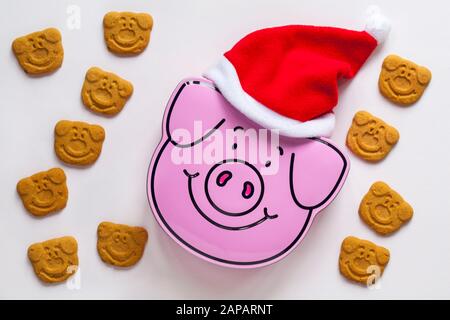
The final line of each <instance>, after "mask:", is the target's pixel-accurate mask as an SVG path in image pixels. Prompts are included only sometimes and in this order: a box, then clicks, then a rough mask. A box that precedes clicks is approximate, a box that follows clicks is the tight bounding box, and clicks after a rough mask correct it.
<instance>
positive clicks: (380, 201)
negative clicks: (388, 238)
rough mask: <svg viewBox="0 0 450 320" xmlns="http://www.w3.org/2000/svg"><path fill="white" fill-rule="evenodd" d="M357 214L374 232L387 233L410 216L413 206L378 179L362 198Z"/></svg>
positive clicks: (399, 225) (398, 226)
mask: <svg viewBox="0 0 450 320" xmlns="http://www.w3.org/2000/svg"><path fill="white" fill-rule="evenodd" d="M359 215H360V217H361V219H363V221H364V222H365V223H367V224H368V225H369V226H370V227H371V228H372V229H374V230H375V231H376V232H378V233H381V234H389V233H392V232H394V231H396V230H398V229H399V228H400V227H401V226H402V225H403V224H404V223H405V222H407V221H408V220H410V219H411V218H412V216H413V208H412V207H411V206H410V205H409V203H408V202H406V201H405V200H403V198H402V197H401V196H400V195H399V194H398V193H397V192H395V191H394V190H393V189H391V188H390V187H389V186H388V185H387V184H386V183H384V182H380V181H378V182H375V183H374V184H373V185H372V186H371V187H370V190H369V192H367V194H366V195H365V196H364V198H363V199H362V201H361V204H360V206H359Z"/></svg>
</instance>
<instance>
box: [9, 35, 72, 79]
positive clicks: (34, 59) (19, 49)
mask: <svg viewBox="0 0 450 320" xmlns="http://www.w3.org/2000/svg"><path fill="white" fill-rule="evenodd" d="M12 49H13V52H14V54H15V56H16V58H17V60H18V61H19V64H20V66H21V67H22V69H23V70H24V71H25V72H27V73H30V74H43V73H49V72H52V71H54V70H56V69H57V68H59V67H60V66H61V64H62V61H63V57H64V50H63V47H62V43H61V34H60V33H59V31H58V29H55V28H48V29H45V30H42V31H38V32H33V33H30V34H28V35H26V36H23V37H20V38H17V39H15V40H14V41H13V43H12Z"/></svg>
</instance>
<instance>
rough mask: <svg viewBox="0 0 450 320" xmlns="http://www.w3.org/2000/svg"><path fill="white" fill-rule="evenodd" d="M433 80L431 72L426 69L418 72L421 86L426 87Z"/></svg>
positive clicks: (422, 68) (420, 69)
mask: <svg viewBox="0 0 450 320" xmlns="http://www.w3.org/2000/svg"><path fill="white" fill-rule="evenodd" d="M430 80H431V72H430V70H428V69H427V68H425V67H419V69H418V70H417V81H419V83H420V84H422V85H426V84H428V82H430Z"/></svg>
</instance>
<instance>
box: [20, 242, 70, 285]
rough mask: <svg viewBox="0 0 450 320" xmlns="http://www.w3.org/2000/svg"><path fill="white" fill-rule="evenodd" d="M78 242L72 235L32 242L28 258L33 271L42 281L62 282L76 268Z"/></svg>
mask: <svg viewBox="0 0 450 320" xmlns="http://www.w3.org/2000/svg"><path fill="white" fill-rule="evenodd" d="M77 251H78V244H77V241H76V240H75V238H73V237H62V238H56V239H51V240H47V241H44V242H39V243H35V244H32V245H31V246H30V247H29V248H28V258H29V259H30V261H31V264H32V265H33V269H34V272H35V273H36V275H37V276H38V277H39V279H41V280H42V281H44V282H49V283H55V282H62V281H65V280H66V279H67V278H69V277H70V276H71V275H73V274H74V273H75V272H76V271H77V269H78V254H77Z"/></svg>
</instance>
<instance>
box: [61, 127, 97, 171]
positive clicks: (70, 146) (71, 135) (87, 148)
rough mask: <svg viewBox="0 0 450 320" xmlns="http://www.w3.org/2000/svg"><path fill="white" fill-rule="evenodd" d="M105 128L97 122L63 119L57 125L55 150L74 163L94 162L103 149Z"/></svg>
mask: <svg viewBox="0 0 450 320" xmlns="http://www.w3.org/2000/svg"><path fill="white" fill-rule="evenodd" d="M104 140H105V130H103V128H102V127H100V126H99V125H95V124H88V123H85V122H81V121H68V120H61V121H59V122H58V123H57V124H56V126H55V152H56V155H57V156H58V158H59V159H61V160H62V161H64V162H66V163H68V164H72V165H80V166H84V165H89V164H91V163H94V162H95V161H96V160H97V158H98V157H99V155H100V152H101V151H102V145H103V141H104Z"/></svg>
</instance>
